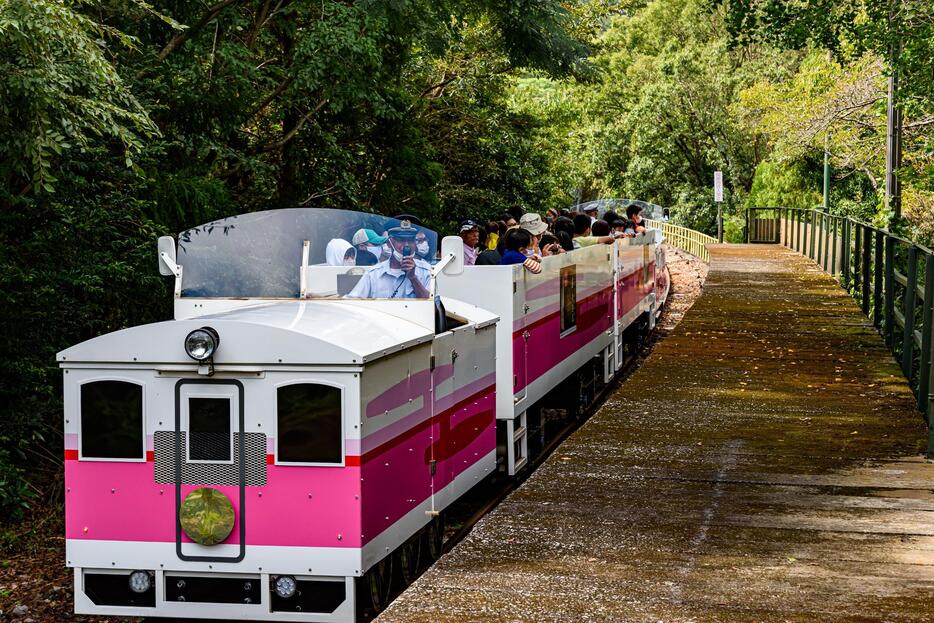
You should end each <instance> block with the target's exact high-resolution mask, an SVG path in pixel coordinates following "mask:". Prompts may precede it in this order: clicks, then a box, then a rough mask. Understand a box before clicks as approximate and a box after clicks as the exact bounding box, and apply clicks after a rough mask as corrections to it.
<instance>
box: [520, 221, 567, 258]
mask: <svg viewBox="0 0 934 623" xmlns="http://www.w3.org/2000/svg"><path fill="white" fill-rule="evenodd" d="M519 227H521V228H522V229H524V230H525V231H527V232H529V233H530V234H531V235H532V246H531V247H530V251H531V253H530V254H529V255H530V256H537V257H540V258H541V257H548V256H549V255H555V254H556V253H557V252H558V251H557V250H556V249H555V248H554V247H552V246H551V245H548V246H544V247H543V246H542V245H540V244H539V242H540V240H541V237H542V234H544V233H545V232H546V231H548V225H546V224H545V222H544V221H543V220H542V217H540V216H539V215H538V214H535V213H534V212H528V213H526V214H523V215H522V217H521V218H520V219H519Z"/></svg>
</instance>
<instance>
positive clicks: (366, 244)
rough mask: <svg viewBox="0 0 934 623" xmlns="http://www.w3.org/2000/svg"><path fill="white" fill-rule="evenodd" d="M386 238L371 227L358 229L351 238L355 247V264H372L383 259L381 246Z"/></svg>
mask: <svg viewBox="0 0 934 623" xmlns="http://www.w3.org/2000/svg"><path fill="white" fill-rule="evenodd" d="M387 240H388V238H387V237H385V236H380V235H379V234H377V233H376V232H375V231H373V230H372V229H358V230H357V231H356V233H354V235H353V238H352V239H351V242H353V246H354V247H355V248H356V249H357V266H372V265H373V264H376V263H377V262H379V261H380V260H381V259H383V246H384V245H385V244H386V241H387ZM370 256H372V258H371V257H370ZM374 259H375V261H374Z"/></svg>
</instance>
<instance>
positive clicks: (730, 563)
mask: <svg viewBox="0 0 934 623" xmlns="http://www.w3.org/2000/svg"><path fill="white" fill-rule="evenodd" d="M711 255H712V264H711V271H710V274H709V276H708V279H707V284H706V286H705V291H704V294H703V295H702V296H701V298H700V299H699V300H698V302H697V303H696V304H695V306H694V307H693V308H692V309H691V310H690V311H689V312H688V313H687V314H686V315H685V317H684V320H683V321H682V322H681V324H680V325H679V326H678V327H677V328H676V329H675V330H674V332H673V333H672V334H671V336H669V337H668V338H667V339H666V340H665V341H664V342H662V343H661V344H660V345H659V346H658V347H657V348H656V350H655V352H654V353H653V354H652V355H651V357H650V358H649V359H648V361H647V362H646V363H645V365H644V366H643V367H642V368H641V369H640V370H639V371H638V372H637V373H636V374H635V375H633V376H632V377H631V378H630V379H629V380H628V381H627V382H626V383H625V384H624V385H623V386H622V387H621V388H620V389H619V390H618V391H617V392H616V393H615V395H614V396H613V397H612V398H611V399H610V401H609V402H608V403H607V404H606V405H605V406H604V407H603V408H602V409H601V410H600V412H599V413H598V414H597V415H596V416H594V417H593V418H592V419H591V420H590V421H589V422H588V423H587V425H586V426H584V427H583V428H582V429H581V430H579V431H578V432H577V433H576V434H575V435H573V436H572V437H571V438H570V439H569V440H567V441H566V442H565V443H564V444H563V445H562V446H561V447H560V448H559V449H558V450H557V451H556V452H555V454H554V455H553V456H552V457H551V458H550V459H549V460H548V461H547V462H546V464H545V465H543V466H542V467H541V468H540V469H539V470H538V471H537V472H536V473H535V474H534V475H533V476H532V477H531V478H530V479H529V480H528V481H527V482H526V483H525V484H524V485H523V486H522V487H521V488H520V489H519V490H517V491H516V492H515V493H514V494H512V495H511V496H510V497H509V498H508V499H507V500H506V501H504V502H503V503H502V504H500V506H499V507H497V509H496V510H495V511H493V512H492V513H490V514H489V515H488V516H487V517H485V518H484V519H483V520H482V521H481V522H480V523H479V524H478V525H477V526H476V528H475V529H474V531H473V532H472V533H471V534H470V536H468V537H467V538H466V539H465V540H464V541H463V542H461V543H460V544H459V545H458V546H457V547H455V548H454V550H453V551H452V552H451V553H450V554H448V555H446V556H445V557H443V558H442V559H441V560H440V561H439V562H438V563H437V564H436V565H435V567H433V568H432V569H430V570H429V571H428V572H426V573H425V575H423V576H422V578H420V579H419V580H418V581H417V582H416V583H415V584H414V585H413V586H412V587H410V588H409V589H408V590H407V591H406V592H405V593H403V595H402V596H401V597H400V598H399V599H398V600H396V602H395V603H394V604H393V605H392V606H390V608H389V609H388V610H387V611H386V612H385V613H384V614H383V615H382V616H381V617H380V618H379V619H378V620H379V621H381V622H384V623H394V622H399V623H401V622H405V623H413V622H420V621H424V622H426V623H427V622H432V623H437V622H447V621H450V622H454V621H457V622H465V621H567V622H577V621H652V622H657V621H665V622H668V621H683V622H687V621H698V622H700V621H729V622H739V621H749V622H752V621H769V622H771V621H776V622H779V621H780V622H786V621H795V622H797V621H918V622H921V621H924V622H930V621H934V465H931V464H927V463H925V462H924V461H923V460H922V459H921V451H922V449H923V444H924V442H925V430H924V428H923V422H922V420H921V416H920V414H919V413H918V412H917V411H915V410H914V406H913V398H912V396H911V394H910V392H909V390H908V387H907V386H906V384H905V381H904V380H903V377H902V375H901V373H900V372H899V370H898V368H897V366H896V364H895V362H894V361H893V359H892V357H891V356H890V355H889V354H888V352H887V350H886V348H885V346H884V344H883V343H882V341H881V339H880V338H879V336H878V334H877V333H876V332H875V331H874V330H873V329H872V327H871V326H870V325H869V323H868V322H867V321H866V319H865V318H864V317H863V316H862V315H861V314H860V312H859V310H858V309H857V307H856V306H855V305H854V303H853V302H852V301H851V300H850V299H849V298H848V297H847V295H846V294H845V293H844V292H843V291H842V290H841V289H840V288H839V286H837V285H836V283H835V282H833V281H832V280H831V279H830V278H829V277H828V276H826V275H825V274H823V273H822V272H820V271H819V270H818V269H817V268H816V266H814V265H813V264H812V263H811V262H810V261H809V260H806V259H804V258H802V257H801V256H799V255H797V254H794V253H792V252H791V251H788V250H786V249H783V248H780V247H777V246H720V247H715V248H713V250H712V254H711Z"/></svg>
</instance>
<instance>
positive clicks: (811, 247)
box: [808, 210, 817, 260]
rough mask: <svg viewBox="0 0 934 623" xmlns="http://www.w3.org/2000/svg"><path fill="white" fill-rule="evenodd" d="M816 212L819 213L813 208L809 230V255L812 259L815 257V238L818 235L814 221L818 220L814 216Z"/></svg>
mask: <svg viewBox="0 0 934 623" xmlns="http://www.w3.org/2000/svg"><path fill="white" fill-rule="evenodd" d="M815 214H817V213H816V212H815V211H814V210H811V231H810V232H808V233H809V234H810V235H809V236H808V238H810V240H809V241H808V257H810V258H811V259H812V260H813V259H814V239H815V237H816V236H817V227H815V226H814V221H816V220H817V219H815V218H814V215H815Z"/></svg>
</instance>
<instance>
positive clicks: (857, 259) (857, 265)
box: [853, 223, 863, 306]
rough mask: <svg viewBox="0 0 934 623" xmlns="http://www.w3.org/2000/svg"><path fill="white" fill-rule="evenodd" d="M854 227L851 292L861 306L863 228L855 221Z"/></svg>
mask: <svg viewBox="0 0 934 623" xmlns="http://www.w3.org/2000/svg"><path fill="white" fill-rule="evenodd" d="M855 229H856V232H855V234H854V236H853V294H854V295H855V296H856V298H857V300H860V306H862V292H863V288H862V286H863V271H862V270H861V266H862V257H863V255H862V253H863V228H862V227H860V226H859V223H856V227H855Z"/></svg>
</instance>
